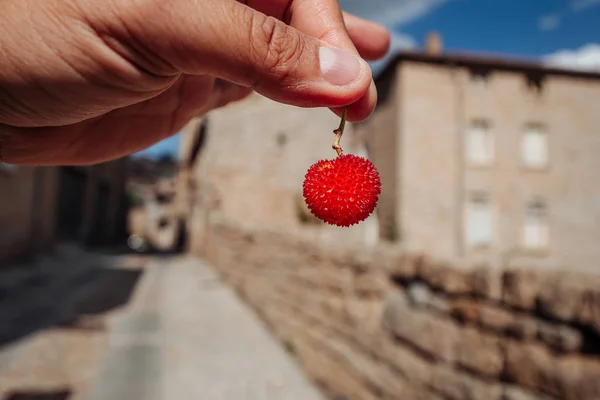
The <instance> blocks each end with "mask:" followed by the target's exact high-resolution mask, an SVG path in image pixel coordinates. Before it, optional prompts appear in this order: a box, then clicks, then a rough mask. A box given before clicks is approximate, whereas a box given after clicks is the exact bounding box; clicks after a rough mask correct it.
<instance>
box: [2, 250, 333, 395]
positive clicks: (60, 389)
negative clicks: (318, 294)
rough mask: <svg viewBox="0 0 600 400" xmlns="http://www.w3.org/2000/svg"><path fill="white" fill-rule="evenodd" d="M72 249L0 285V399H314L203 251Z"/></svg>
mask: <svg viewBox="0 0 600 400" xmlns="http://www.w3.org/2000/svg"><path fill="white" fill-rule="evenodd" d="M75 253H76V254H70V255H69V256H67V257H66V258H68V260H64V261H66V262H63V263H61V262H60V260H56V259H55V260H53V261H52V262H46V264H45V265H43V266H42V267H36V268H35V269H30V271H29V274H30V275H29V276H28V277H27V276H26V275H25V274H22V275H23V276H24V278H23V277H22V278H21V279H23V280H24V282H22V283H21V285H22V287H21V290H19V291H18V292H15V290H14V289H13V290H12V291H10V293H9V292H7V291H6V290H5V291H4V292H2V293H5V295H4V296H3V299H2V302H1V305H0V338H1V340H2V342H1V343H2V348H1V349H0V398H1V399H3V400H24V399H28V400H74V399H77V400H79V399H82V400H83V399H90V400H104V399H111V400H113V399H114V400H119V399H123V400H125V399H127V400H135V399H143V400H154V399H156V400H159V399H165V400H166V399H203V400H204V399H206V400H221V399H227V400H238V399H239V400H246V399H248V400H250V399H252V400H276V399H281V400H288V399H289V400H293V399H298V400H300V399H302V400H313V399H314V400H317V399H322V397H321V395H320V393H319V392H318V391H317V390H316V389H315V387H313V386H312V384H311V383H310V382H309V380H308V379H307V378H306V377H305V375H304V374H303V372H302V371H301V369H300V368H299V366H298V365H297V364H296V363H295V361H294V360H293V359H292V358H291V357H290V356H289V355H288V354H287V353H286V352H285V350H284V349H283V347H282V346H280V344H279V343H278V342H277V341H276V340H275V339H274V338H273V337H272V336H271V335H270V333H269V332H268V331H267V329H266V328H265V327H264V326H263V324H262V323H261V322H260V321H259V320H258V318H257V317H256V316H255V315H254V313H253V312H252V310H250V309H249V308H248V307H247V306H246V305H244V304H243V303H242V302H241V301H240V300H239V299H238V298H237V297H236V295H235V294H234V293H233V292H232V291H231V290H230V289H229V288H227V287H225V286H224V285H223V284H222V283H221V282H220V281H219V280H218V278H217V277H216V275H215V274H214V273H213V271H212V270H211V269H210V268H209V267H208V266H207V265H205V264H204V262H203V261H202V260H198V259H195V258H192V257H188V256H185V255H182V256H170V257H160V256H139V255H121V256H119V255H91V254H86V253H83V252H79V253H77V252H75ZM75 259H77V260H79V261H78V262H77V263H74V262H73V261H74V260H75ZM75 264H77V265H75ZM33 273H35V274H37V275H32V274H33ZM6 274H8V272H7V273H6ZM12 274H13V275H15V274H16V272H14V271H13V272H12ZM40 274H41V275H40ZM13 275H11V276H8V275H7V277H6V278H1V281H2V282H3V287H7V286H8V285H7V282H9V281H10V280H11V279H12V280H13V281H14V280H15V279H16V278H15V276H13ZM32 276H38V278H32ZM39 276H41V277H39ZM9 278H10V279H9ZM13 283H14V282H13ZM32 283H35V284H36V285H33V287H31V285H32ZM23 285H24V286H23ZM27 285H29V286H27ZM13 287H14V285H13ZM11 293H12V295H11ZM17 294H19V295H18V296H17ZM34 294H35V295H34Z"/></svg>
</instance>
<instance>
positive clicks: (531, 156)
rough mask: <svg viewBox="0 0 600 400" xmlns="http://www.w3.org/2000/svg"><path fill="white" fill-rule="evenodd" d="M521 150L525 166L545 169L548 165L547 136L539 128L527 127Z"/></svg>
mask: <svg viewBox="0 0 600 400" xmlns="http://www.w3.org/2000/svg"><path fill="white" fill-rule="evenodd" d="M522 150H523V161H524V163H525V165H526V166H528V167H534V168H542V167H545V166H546V165H547V164H548V135H547V134H546V133H545V132H544V131H543V130H542V129H541V128H540V127H535V126H529V127H527V129H526V130H525V134H524V136H523V149H522Z"/></svg>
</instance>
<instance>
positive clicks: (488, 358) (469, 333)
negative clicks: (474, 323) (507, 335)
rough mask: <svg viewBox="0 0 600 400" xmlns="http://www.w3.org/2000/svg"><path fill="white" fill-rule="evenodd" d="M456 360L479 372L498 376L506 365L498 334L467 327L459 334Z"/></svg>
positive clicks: (465, 366)
mask: <svg viewBox="0 0 600 400" xmlns="http://www.w3.org/2000/svg"><path fill="white" fill-rule="evenodd" d="M456 360H457V362H458V364H460V365H461V366H463V367H464V368H466V369H468V370H470V371H473V372H475V373H477V374H480V375H484V376H489V377H496V376H499V375H500V374H501V373H502V369H503V367H504V358H503V348H502V345H501V342H500V339H499V338H498V337H497V336H494V335H490V334H487V333H484V332H481V331H479V330H478V329H476V328H472V327H466V328H464V329H463V330H462V332H461V333H460V335H459V339H458V342H457V349H456Z"/></svg>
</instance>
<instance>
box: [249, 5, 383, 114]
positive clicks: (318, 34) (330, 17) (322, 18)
mask: <svg viewBox="0 0 600 400" xmlns="http://www.w3.org/2000/svg"><path fill="white" fill-rule="evenodd" d="M241 1H242V2H243V3H245V4H246V5H248V6H249V7H252V8H254V9H255V10H257V11H260V12H262V13H264V14H266V15H270V16H273V17H275V18H278V19H280V20H282V21H284V22H286V23H287V24H289V25H290V26H292V27H294V28H296V29H298V30H299V31H300V32H302V33H304V34H306V35H309V36H312V37H314V38H317V39H320V40H322V41H325V42H327V43H329V44H331V45H332V46H334V47H337V48H339V49H342V50H345V51H347V52H350V53H353V54H356V55H357V56H359V57H360V54H359V52H358V50H357V48H356V46H355V45H354V43H353V42H352V39H351V38H350V36H349V35H348V31H347V30H346V25H345V23H344V15H343V12H342V9H341V7H340V5H339V3H338V1H337V0H241ZM376 103H377V91H376V89H375V85H374V84H373V83H371V86H370V87H369V88H368V89H367V90H366V92H365V93H364V94H363V96H362V97H361V98H360V99H359V100H358V101H357V102H356V103H354V104H350V105H349V107H348V120H349V121H350V122H355V121H362V120H364V119H365V118H367V117H368V116H369V115H370V114H371V113H372V112H373V110H374V108H375V105H376ZM332 111H333V112H334V113H336V114H337V115H341V109H340V108H333V109H332Z"/></svg>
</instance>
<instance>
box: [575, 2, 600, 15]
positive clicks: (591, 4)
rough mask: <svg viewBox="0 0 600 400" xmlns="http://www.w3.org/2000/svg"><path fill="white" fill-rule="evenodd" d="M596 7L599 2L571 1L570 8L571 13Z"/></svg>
mask: <svg viewBox="0 0 600 400" xmlns="http://www.w3.org/2000/svg"><path fill="white" fill-rule="evenodd" d="M598 5H600V0H571V4H570V8H571V11H573V12H579V11H583V10H585V9H586V8H590V7H594V6H598Z"/></svg>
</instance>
